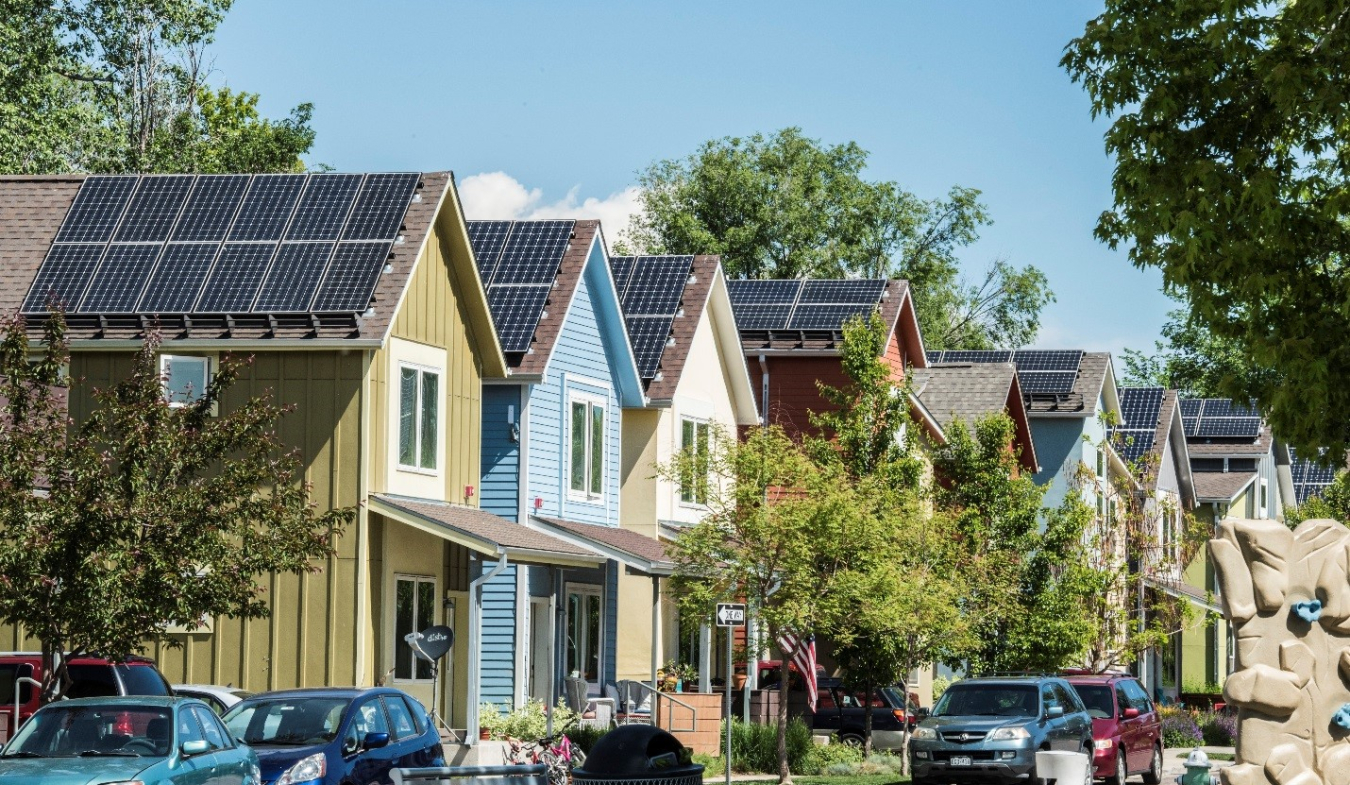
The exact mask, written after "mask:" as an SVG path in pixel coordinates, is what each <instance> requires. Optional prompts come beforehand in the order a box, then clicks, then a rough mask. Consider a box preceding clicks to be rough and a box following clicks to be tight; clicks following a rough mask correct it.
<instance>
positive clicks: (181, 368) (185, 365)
mask: <svg viewBox="0 0 1350 785" xmlns="http://www.w3.org/2000/svg"><path fill="white" fill-rule="evenodd" d="M159 375H160V378H161V379H163V380H164V398H165V400H167V401H168V402H169V405H170V406H187V405H189V404H191V403H194V402H196V401H197V400H198V399H200V398H201V397H202V396H203V395H205V394H206V387H207V385H209V384H210V383H211V358H210V357H189V356H186V355H180V354H161V355H160V356H159Z"/></svg>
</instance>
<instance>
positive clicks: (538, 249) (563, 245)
mask: <svg viewBox="0 0 1350 785" xmlns="http://www.w3.org/2000/svg"><path fill="white" fill-rule="evenodd" d="M575 226H576V221H518V222H517V223H516V224H515V226H513V227H512V229H511V236H510V237H508V238H507V240H506V246H505V247H504V248H503V249H502V257H501V261H500V262H498V263H497V269H496V270H495V271H494V272H493V276H492V282H493V283H494V284H498V283H502V284H529V283H550V284H551V283H553V281H554V279H556V278H557V277H558V269H559V267H560V266H561V264H562V256H563V253H564V252H566V251H567V246H568V244H569V243H570V242H571V239H572V230H573V228H574V227H575Z"/></svg>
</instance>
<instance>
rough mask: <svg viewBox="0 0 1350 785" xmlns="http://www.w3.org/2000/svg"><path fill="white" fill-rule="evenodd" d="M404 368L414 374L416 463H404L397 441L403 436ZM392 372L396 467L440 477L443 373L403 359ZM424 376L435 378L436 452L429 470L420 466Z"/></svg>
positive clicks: (414, 456) (432, 367) (400, 447)
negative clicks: (393, 373) (433, 464)
mask: <svg viewBox="0 0 1350 785" xmlns="http://www.w3.org/2000/svg"><path fill="white" fill-rule="evenodd" d="M405 368H406V369H409V370H412V371H416V372H417V382H416V384H415V387H416V391H417V399H416V401H414V402H413V410H414V414H415V416H414V417H413V460H414V461H416V462H415V463H411V464H408V463H404V462H403V455H402V453H403V445H402V443H401V441H400V440H401V439H402V437H403V431H402V424H403V370H404V369H405ZM395 371H396V373H395V376H394V396H393V397H394V399H395V401H396V403H395V406H394V408H395V415H394V424H395V428H394V445H393V446H394V461H395V463H396V464H397V466H398V469H399V471H403V472H413V473H415V474H425V475H428V476H431V477H436V476H439V475H440V473H441V463H442V460H441V444H442V441H441V432H442V430H443V428H444V423H445V412H444V411H443V409H444V406H443V405H442V402H443V401H444V400H445V388H444V387H443V386H442V385H443V384H444V382H445V373H444V372H443V371H442V370H441V369H440V368H436V367H434V366H430V365H422V364H420V363H410V362H404V361H402V360H400V361H399V362H398V363H397V364H396V366H395ZM427 374H431V375H432V376H435V377H436V449H435V452H434V458H435V461H436V465H435V466H432V467H430V468H427V467H425V466H422V464H421V460H420V457H421V454H422V426H423V424H424V423H423V422H422V411H423V409H422V389H423V387H422V384H423V382H422V377H423V376H425V375H427Z"/></svg>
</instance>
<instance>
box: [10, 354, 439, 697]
mask: <svg viewBox="0 0 1350 785" xmlns="http://www.w3.org/2000/svg"><path fill="white" fill-rule="evenodd" d="M361 354H362V364H363V365H364V366H365V367H364V368H362V369H361V413H360V420H361V422H360V429H361V440H360V443H361V449H360V451H359V452H358V453H357V456H356V464H357V465H356V498H357V499H359V500H360V503H359V504H358V505H357V507H356V641H355V643H356V661H355V662H354V663H353V666H354V671H353V675H354V676H355V678H354V679H353V681H355V682H356V683H357V684H365V683H366V666H367V663H366V639H367V631H368V628H369V627H370V617H371V613H370V610H371V608H370V542H369V541H370V505H369V504H368V503H367V501H368V499H369V493H370V453H371V444H370V431H371V428H370V367H371V364H372V363H373V358H374V355H375V353H374V352H372V351H369V350H367V351H364V352H362V353H361ZM369 632H370V636H369V638H370V641H371V645H372V646H373V645H374V641H375V637H376V636H375V634H374V631H373V630H370V631H369ZM371 675H372V679H371V683H372V684H373V683H374V678H373V677H374V674H373V673H372V674H371ZM431 707H432V709H433V710H434V709H435V708H436V696H434V695H433V696H432V697H431ZM15 716H16V718H17V715H15Z"/></svg>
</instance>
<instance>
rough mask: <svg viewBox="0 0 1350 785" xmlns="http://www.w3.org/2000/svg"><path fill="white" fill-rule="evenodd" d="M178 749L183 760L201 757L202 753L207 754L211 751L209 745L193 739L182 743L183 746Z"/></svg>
mask: <svg viewBox="0 0 1350 785" xmlns="http://www.w3.org/2000/svg"><path fill="white" fill-rule="evenodd" d="M178 749H179V751H180V752H182V753H183V757H184V758H189V757H192V756H193V755H201V754H202V753H203V752H207V751H208V750H210V749H211V745H210V744H207V743H206V742H205V741H203V740H202V739H193V740H192V741H185V742H183V746H181V747H179V748H178Z"/></svg>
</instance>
